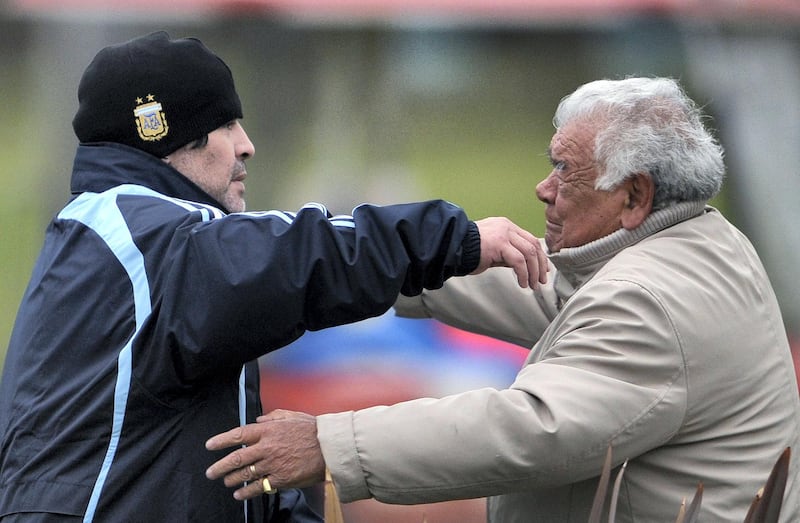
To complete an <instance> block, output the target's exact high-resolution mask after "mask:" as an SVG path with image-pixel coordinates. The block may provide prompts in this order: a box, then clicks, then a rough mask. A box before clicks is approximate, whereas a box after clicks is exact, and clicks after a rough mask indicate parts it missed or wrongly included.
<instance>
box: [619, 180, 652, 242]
mask: <svg viewBox="0 0 800 523" xmlns="http://www.w3.org/2000/svg"><path fill="white" fill-rule="evenodd" d="M624 187H625V189H626V191H627V193H628V194H627V198H626V201H625V207H624V208H623V209H622V216H621V220H622V226H623V227H624V228H626V229H635V228H636V227H638V226H640V225H641V224H642V222H643V221H644V220H645V218H647V216H648V215H649V214H650V212H651V211H652V210H653V196H654V195H655V192H656V187H655V184H654V183H653V178H652V177H651V176H650V174H648V173H636V174H634V175H633V176H631V177H630V178H628V179H627V180H625V182H624Z"/></svg>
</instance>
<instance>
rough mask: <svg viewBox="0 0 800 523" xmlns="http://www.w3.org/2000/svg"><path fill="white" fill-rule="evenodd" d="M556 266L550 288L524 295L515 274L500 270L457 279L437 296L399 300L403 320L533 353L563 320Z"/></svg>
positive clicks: (424, 294) (425, 294)
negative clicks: (431, 321) (439, 325)
mask: <svg viewBox="0 0 800 523" xmlns="http://www.w3.org/2000/svg"><path fill="white" fill-rule="evenodd" d="M554 273H555V268H554V267H552V266H551V269H550V274H549V275H548V283H546V284H544V285H540V286H539V287H538V289H537V290H535V291H534V290H532V289H530V288H527V289H523V288H521V287H520V286H519V285H518V284H517V277H516V275H515V274H514V271H513V270H512V269H510V268H507V267H495V268H492V269H489V270H487V271H484V272H482V273H481V274H478V275H475V276H470V277H469V278H453V279H451V280H448V281H447V282H446V283H445V284H444V286H442V287H441V288H440V289H435V290H424V291H423V292H422V293H420V294H419V295H417V296H410V297H409V296H400V297H399V298H398V300H397V302H396V303H395V304H394V310H395V312H396V314H397V315H398V316H401V317H406V318H435V319H437V320H439V321H441V322H443V323H446V324H448V325H451V326H453V327H457V328H459V329H463V330H466V331H469V332H474V333H477V334H483V335H485V336H491V337H493V338H497V339H500V340H503V341H507V342H510V343H515V344H517V345H520V346H523V347H525V348H531V347H532V346H533V345H534V344H535V343H536V342H537V341H538V340H539V338H540V337H541V335H542V333H543V332H544V330H545V329H546V328H547V326H548V325H550V322H551V321H552V320H553V318H555V316H556V315H557V314H558V307H557V301H558V298H557V297H556V293H555V290H554V288H553V281H554V279H555V278H554V277H553V275H554Z"/></svg>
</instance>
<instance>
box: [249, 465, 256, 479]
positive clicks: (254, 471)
mask: <svg viewBox="0 0 800 523" xmlns="http://www.w3.org/2000/svg"><path fill="white" fill-rule="evenodd" d="M250 475H251V477H256V476H258V474H256V466H255V465H250Z"/></svg>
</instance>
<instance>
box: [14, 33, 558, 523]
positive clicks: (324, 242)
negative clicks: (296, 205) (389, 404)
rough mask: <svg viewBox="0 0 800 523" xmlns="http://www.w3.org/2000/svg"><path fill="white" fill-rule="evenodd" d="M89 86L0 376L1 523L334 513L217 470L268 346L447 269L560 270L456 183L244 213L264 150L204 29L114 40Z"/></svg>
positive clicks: (526, 274)
mask: <svg viewBox="0 0 800 523" xmlns="http://www.w3.org/2000/svg"><path fill="white" fill-rule="evenodd" d="M78 101H79V107H78V111H77V113H76V115H75V118H74V120H73V128H74V130H75V134H76V135H77V137H78V139H79V140H80V144H79V145H78V148H77V152H76V155H75V160H74V166H73V172H72V180H71V190H72V193H73V197H72V199H71V200H70V201H69V202H68V204H67V205H66V206H65V207H64V208H63V209H62V210H61V211H60V212H59V213H58V215H57V216H56V217H55V218H54V219H53V221H52V222H51V224H50V226H49V228H48V230H47V234H46V238H45V243H44V247H43V248H42V251H41V254H40V256H39V259H38V261H37V263H36V265H35V267H34V268H33V274H32V276H31V280H30V283H29V286H28V289H27V290H26V292H25V295H24V296H23V300H22V304H21V305H20V308H19V312H18V315H17V320H16V323H15V326H14V330H13V333H12V336H11V341H10V344H9V349H8V353H7V357H6V361H5V366H4V374H3V378H2V382H0V521H2V523H10V522H28V523H31V522H37V523H51V522H65V521H66V522H71V521H84V522H92V521H96V522H132V521H134V522H170V523H174V522H190V521H191V522H206V521H207V522H226V523H227V522H248V523H252V522H297V523H306V522H317V521H320V518H319V516H318V515H316V514H314V513H313V511H311V510H310V509H309V507H308V506H307V505H306V502H305V500H304V498H303V495H302V493H301V491H299V490H294V489H286V490H280V491H275V490H273V489H272V486H271V485H270V482H269V478H268V477H265V476H264V471H260V470H258V468H257V467H255V466H250V467H249V468H248V469H247V470H248V474H249V477H248V478H247V482H248V483H253V482H258V484H259V486H260V489H261V490H263V493H264V495H263V496H260V497H259V498H255V499H251V500H248V501H237V500H236V499H234V497H233V495H232V493H231V491H230V490H229V489H228V488H227V487H225V485H224V483H223V482H222V481H209V480H208V479H206V477H205V471H206V469H207V468H208V467H209V466H210V465H211V464H212V463H213V462H215V461H216V460H218V459H220V458H221V457H222V456H223V455H224V452H213V453H209V452H207V451H206V450H205V447H204V443H205V441H206V440H207V439H208V438H209V437H211V436H212V435H214V434H217V433H219V432H222V431H223V430H226V429H228V428H229V427H230V426H232V425H244V424H246V423H251V422H253V421H255V419H256V417H257V416H258V415H259V414H260V411H261V406H260V399H259V389H258V383H259V376H258V365H257V362H256V359H257V358H258V357H259V356H261V355H262V354H265V353H267V352H269V351H272V350H275V349H278V348H280V347H283V346H284V345H286V344H288V343H290V342H291V341H293V340H295V339H296V338H298V337H299V336H301V335H302V334H303V333H304V332H305V331H306V330H317V329H322V328H326V327H331V326H335V325H340V324H343V323H348V322H353V321H358V320H361V319H364V318H368V317H371V316H377V315H380V314H382V313H384V312H385V311H386V310H388V309H389V308H390V307H391V305H392V304H393V303H394V302H395V300H396V299H397V297H398V295H399V294H400V293H401V292H402V293H403V294H405V295H409V296H413V295H418V294H419V293H420V292H422V290H423V289H424V288H427V289H433V288H437V287H440V286H441V285H442V284H443V282H444V281H445V280H446V279H448V278H450V277H451V276H461V275H466V274H470V273H477V272H481V271H483V270H485V269H487V268H488V267H490V266H496V265H506V266H511V267H513V268H514V270H515V272H516V274H517V278H518V282H519V284H520V285H521V286H523V287H525V286H528V285H537V284H538V283H543V282H544V281H545V279H546V277H545V272H546V271H545V270H544V268H545V267H546V259H545V256H544V252H543V250H542V247H541V246H540V244H539V242H538V240H537V239H536V238H534V237H533V236H532V235H530V234H529V233H527V232H526V231H524V230H522V229H520V228H519V227H517V226H515V225H514V224H513V223H511V222H510V221H508V220H507V219H505V218H488V219H485V220H480V221H477V222H475V221H471V220H470V219H469V218H468V217H467V216H466V215H465V213H464V212H463V211H462V210H461V209H460V208H458V207H456V206H454V205H452V204H450V203H447V202H443V201H429V202H421V203H412V204H403V205H393V206H384V207H377V206H371V205H362V206H359V207H357V208H356V209H354V211H353V213H352V216H331V215H330V214H329V213H328V212H327V210H326V209H325V208H324V207H323V206H322V205H319V204H309V205H307V206H305V207H303V208H302V209H301V210H300V211H298V212H296V213H294V212H291V213H290V212H279V211H270V212H258V213H246V212H244V208H245V203H244V183H243V182H244V179H245V177H246V175H247V173H246V169H245V162H246V160H247V159H248V158H250V157H251V156H252V155H253V154H254V152H255V149H254V147H253V144H252V143H251V142H250V139H249V138H248V136H247V134H246V132H245V131H244V129H243V128H242V126H241V124H240V123H239V119H240V118H241V117H242V110H241V103H240V101H239V97H238V95H237V94H236V90H235V88H234V83H233V77H232V75H231V72H230V70H229V69H228V67H227V66H226V65H225V63H224V62H223V61H222V60H221V59H220V58H219V57H217V56H216V55H215V54H214V53H212V52H211V51H210V50H208V49H207V48H206V47H205V46H204V45H203V44H202V43H201V42H200V41H198V40H196V39H192V38H185V39H178V40H172V39H170V37H169V36H168V35H167V34H166V33H163V32H158V33H153V34H150V35H146V36H143V37H141V38H136V39H134V40H131V41H129V42H125V43H122V44H119V45H113V46H110V47H107V48H105V49H103V50H101V51H100V52H99V53H98V54H97V56H96V57H95V58H94V60H93V61H92V62H91V63H90V64H89V66H88V68H87V69H86V71H85V73H84V75H83V78H82V79H81V82H80V86H79V88H78ZM540 267H541V268H542V270H541V271H540V270H539V269H540ZM320 479H321V478H320Z"/></svg>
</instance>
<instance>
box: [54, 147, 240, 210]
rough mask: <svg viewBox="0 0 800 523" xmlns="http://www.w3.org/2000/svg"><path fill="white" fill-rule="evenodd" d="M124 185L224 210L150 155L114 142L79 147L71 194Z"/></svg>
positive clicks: (74, 165) (74, 164) (172, 169)
mask: <svg viewBox="0 0 800 523" xmlns="http://www.w3.org/2000/svg"><path fill="white" fill-rule="evenodd" d="M123 184H134V185H141V186H144V187H148V188H150V189H153V190H154V191H158V192H160V193H161V194H164V195H166V196H171V197H173V198H181V199H184V200H191V201H194V202H199V203H205V204H208V205H213V206H214V207H217V208H219V209H223V210H225V207H223V206H222V204H221V203H219V202H218V201H216V200H215V199H214V198H212V197H211V196H209V195H208V194H206V192H205V191H203V190H202V189H201V188H200V187H198V186H197V185H195V184H194V183H193V182H192V181H191V180H189V179H188V178H187V177H185V176H184V175H182V174H181V173H179V172H178V171H177V170H175V169H174V168H172V167H171V166H170V165H169V164H167V163H166V162H164V161H163V160H161V159H159V158H156V157H155V156H153V155H151V154H148V153H146V152H144V151H140V150H139V149H135V148H133V147H129V146H127V145H122V144H118V143H111V142H98V143H91V144H81V145H79V146H78V150H77V151H76V152H75V161H74V163H73V166H72V180H71V182H70V190H71V191H72V194H74V195H77V194H80V193H83V192H96V193H100V192H103V191H106V190H108V189H111V188H112V187H116V186H118V185H123ZM226 212H227V210H226Z"/></svg>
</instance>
